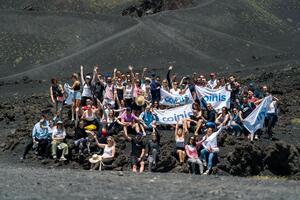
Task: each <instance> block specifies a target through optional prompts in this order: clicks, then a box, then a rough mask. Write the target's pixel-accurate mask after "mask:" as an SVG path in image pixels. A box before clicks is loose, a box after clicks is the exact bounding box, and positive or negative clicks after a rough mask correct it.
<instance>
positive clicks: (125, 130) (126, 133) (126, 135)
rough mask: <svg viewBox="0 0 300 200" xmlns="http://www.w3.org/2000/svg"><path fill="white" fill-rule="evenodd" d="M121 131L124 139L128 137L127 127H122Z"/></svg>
mask: <svg viewBox="0 0 300 200" xmlns="http://www.w3.org/2000/svg"><path fill="white" fill-rule="evenodd" d="M123 131H124V135H125V137H128V132H127V126H123Z"/></svg>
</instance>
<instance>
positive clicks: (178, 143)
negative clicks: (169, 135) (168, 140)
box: [175, 120, 186, 165]
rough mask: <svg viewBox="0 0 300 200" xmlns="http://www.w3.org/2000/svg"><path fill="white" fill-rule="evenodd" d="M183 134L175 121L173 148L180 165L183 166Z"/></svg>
mask: <svg viewBox="0 0 300 200" xmlns="http://www.w3.org/2000/svg"><path fill="white" fill-rule="evenodd" d="M185 134H186V133H185V132H184V131H183V129H182V128H181V127H179V121H178V120H177V121H176V127H175V147H176V154H177V155H178V158H179V163H180V165H183V163H184V159H185V139H184V137H185Z"/></svg>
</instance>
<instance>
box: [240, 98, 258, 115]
mask: <svg viewBox="0 0 300 200" xmlns="http://www.w3.org/2000/svg"><path fill="white" fill-rule="evenodd" d="M254 109H255V104H254V103H252V102H249V103H247V104H242V105H241V107H240V110H241V111H242V117H243V119H245V118H246V117H248V115H250V113H251V112H252V111H253V110H254Z"/></svg>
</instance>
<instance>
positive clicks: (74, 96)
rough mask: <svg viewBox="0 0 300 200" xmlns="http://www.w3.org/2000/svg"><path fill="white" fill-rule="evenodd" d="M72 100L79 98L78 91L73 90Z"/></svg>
mask: <svg viewBox="0 0 300 200" xmlns="http://www.w3.org/2000/svg"><path fill="white" fill-rule="evenodd" d="M73 100H81V93H80V91H74V94H73Z"/></svg>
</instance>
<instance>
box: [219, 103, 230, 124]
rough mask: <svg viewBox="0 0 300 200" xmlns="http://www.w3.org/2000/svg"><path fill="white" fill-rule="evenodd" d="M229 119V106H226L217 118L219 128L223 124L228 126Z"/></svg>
mask: <svg viewBox="0 0 300 200" xmlns="http://www.w3.org/2000/svg"><path fill="white" fill-rule="evenodd" d="M229 120H230V115H229V113H228V108H227V107H225V106H224V107H223V108H222V112H221V113H220V114H219V116H218V117H217V119H216V125H217V128H219V127H221V126H226V125H227V124H228V122H229Z"/></svg>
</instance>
